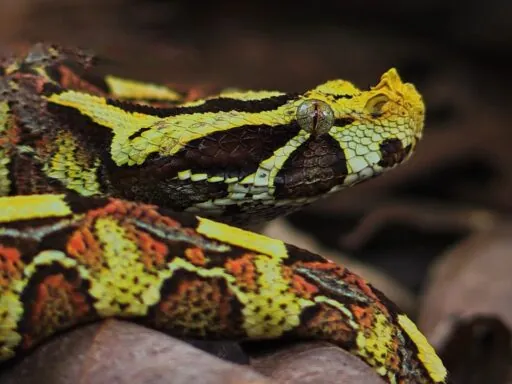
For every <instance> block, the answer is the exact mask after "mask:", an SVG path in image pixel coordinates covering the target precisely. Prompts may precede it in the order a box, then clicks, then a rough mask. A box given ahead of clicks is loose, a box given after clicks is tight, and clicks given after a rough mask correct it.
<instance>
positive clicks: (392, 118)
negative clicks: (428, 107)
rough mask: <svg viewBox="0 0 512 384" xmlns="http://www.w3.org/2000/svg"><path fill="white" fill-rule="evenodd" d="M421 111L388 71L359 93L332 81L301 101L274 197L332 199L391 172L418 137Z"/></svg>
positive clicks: (415, 97) (413, 93) (417, 98)
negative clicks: (328, 196)
mask: <svg viewBox="0 0 512 384" xmlns="http://www.w3.org/2000/svg"><path fill="white" fill-rule="evenodd" d="M424 116H425V106H424V103H423V101H422V97H421V95H420V94H419V93H418V92H417V90H416V88H415V87H414V85H412V84H409V83H404V82H402V80H401V79H400V76H399V75H398V72H397V71H396V69H394V68H392V69H390V70H389V71H387V72H386V73H384V74H383V75H382V77H381V80H380V82H379V83H378V84H377V85H376V86H374V87H371V88H370V89H369V90H366V91H361V90H359V89H358V88H356V87H355V86H354V85H353V84H352V83H350V82H347V81H344V80H333V81H329V82H327V83H324V84H322V85H320V86H318V87H316V88H315V89H313V90H312V91H309V92H307V93H305V94H304V95H303V97H302V98H301V99H300V100H299V101H298V106H297V109H296V119H297V122H298V124H299V126H300V127H301V128H302V130H301V132H299V134H298V135H297V138H298V139H297V140H296V142H295V143H293V145H294V146H295V147H296V149H295V151H294V152H293V153H291V154H290V155H289V158H288V159H287V160H286V162H285V163H284V164H283V166H282V167H281V169H280V171H279V172H278V173H277V177H276V181H275V187H276V193H277V195H278V196H282V197H285V196H287V197H296V198H300V197H305V196H307V197H310V196H318V195H320V194H324V193H331V192H334V191H337V190H339V189H341V188H343V187H347V186H351V185H353V184H356V183H359V182H361V181H363V180H366V179H369V178H371V177H375V176H376V175H378V174H380V173H382V172H384V171H386V170H388V169H391V168H394V167H395V166H396V165H398V164H399V163H402V162H403V161H405V160H406V159H408V158H409V157H410V156H411V154H412V152H413V150H414V148H415V146H416V144H417V142H418V140H419V139H420V138H421V136H422V132H423V125H424Z"/></svg>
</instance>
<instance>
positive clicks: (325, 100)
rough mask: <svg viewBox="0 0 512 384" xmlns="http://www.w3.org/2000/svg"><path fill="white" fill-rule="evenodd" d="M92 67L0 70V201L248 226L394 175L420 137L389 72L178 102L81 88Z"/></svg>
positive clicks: (58, 60)
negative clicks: (85, 201) (65, 201)
mask: <svg viewBox="0 0 512 384" xmlns="http://www.w3.org/2000/svg"><path fill="white" fill-rule="evenodd" d="M92 62H93V60H92V59H91V58H90V57H89V56H87V55H85V54H82V53H80V52H78V53H74V54H73V52H71V53H69V52H67V51H59V50H56V49H55V48H52V47H39V50H36V49H34V50H32V51H31V53H30V54H29V55H28V56H27V57H25V58H23V59H21V60H15V59H13V60H11V61H9V62H7V63H5V64H4V71H3V72H4V76H3V78H2V79H1V83H0V92H1V93H2V98H1V99H0V108H1V109H0V116H3V120H4V123H3V128H0V150H1V151H2V153H1V154H0V156H2V163H3V164H2V165H0V172H2V173H3V174H6V175H7V177H6V178H5V180H4V181H3V182H2V184H0V193H1V194H3V195H16V194H31V193H47V192H54V193H60V192H65V191H72V192H74V193H78V194H80V195H83V196H95V195H103V196H104V195H112V196H117V197H122V198H125V199H131V200H136V201H142V202H147V203H154V204H158V205H159V206H165V207H167V208H170V209H173V210H174V211H190V212H194V213H198V214H201V215H203V216H207V217H216V218H218V219H219V220H222V221H225V222H231V223H237V224H240V225H248V224H250V223H251V222H252V223H254V222H258V221H265V220H269V219H272V218H274V217H276V216H279V215H282V214H285V213H289V212H292V211H294V210H296V209H298V208H300V207H302V206H304V205H306V204H309V203H311V202H312V201H314V200H316V199H318V198H319V197H323V196H326V195H327V194H330V193H333V192H336V191H338V190H340V189H342V188H344V187H348V186H352V185H354V184H356V183H358V182H361V181H363V180H366V179H368V178H371V177H374V176H376V175H378V174H380V173H382V172H383V171H386V170H388V169H391V168H393V167H394V166H396V165H397V164H399V163H401V162H403V161H404V160H406V159H407V158H409V156H410V155H411V154H412V152H413V150H414V148H415V146H416V143H417V141H418V140H419V138H420V137H421V135H422V131H423V120H424V104H423V101H422V99H421V96H420V95H419V94H418V92H417V91H416V89H415V88H414V86H413V85H411V84H408V83H403V82H402V81H401V79H400V77H399V76H398V73H397V71H396V70H395V69H391V70H389V71H388V72H386V73H385V74H384V75H382V78H381V80H380V82H379V83H378V84H377V85H376V86H375V87H372V88H371V89H370V90H367V91H362V90H359V89H358V88H356V87H355V86H354V85H353V84H352V83H350V82H348V81H345V80H333V81H328V82H326V83H324V84H322V85H319V86H318V87H316V88H314V89H313V90H310V91H307V92H305V93H297V94H292V93H283V92H277V91H245V92H241V91H240V92H235V91H230V92H223V93H220V94H219V95H216V96H211V97H210V98H206V99H200V100H195V101H191V102H186V103H182V102H181V99H180V97H181V96H180V95H178V94H175V93H170V92H171V91H170V90H168V91H167V93H166V92H164V90H165V89H164V90H162V89H160V88H155V87H156V86H150V85H146V88H144V85H143V84H140V83H133V82H127V81H125V80H121V79H117V78H116V79H117V80H116V81H114V82H112V81H111V80H110V81H107V80H106V79H112V77H111V76H110V77H104V78H101V81H100V80H98V79H91V75H90V72H89V71H86V69H87V68H89V67H90V66H91V63H92ZM80 71H81V72H84V71H85V73H84V74H82V73H80ZM77 73H79V74H77ZM134 84H136V85H134ZM122 85H124V88H123V87H122ZM143 90H144V91H143ZM152 94H155V96H151V95H152ZM106 95H109V96H110V98H109V97H107V96H106ZM119 95H122V96H123V97H122V98H121V99H120V98H119ZM130 95H132V97H130ZM164 96H167V99H166V100H162V99H165V97H164ZM159 97H160V100H158V98H159ZM141 98H142V99H143V100H140V99H141ZM126 99H132V100H133V99H135V100H138V101H144V104H141V103H129V102H126V101H125V100H126ZM145 99H149V100H145ZM155 100H157V101H156V102H155ZM2 103H3V105H2ZM155 103H156V104H155ZM162 103H163V104H166V107H162V106H161V104H162ZM173 104H174V106H172V105H173ZM155 105H158V107H155ZM308 106H309V107H310V108H309V109H308ZM308 113H309V115H308ZM2 167H3V168H2Z"/></svg>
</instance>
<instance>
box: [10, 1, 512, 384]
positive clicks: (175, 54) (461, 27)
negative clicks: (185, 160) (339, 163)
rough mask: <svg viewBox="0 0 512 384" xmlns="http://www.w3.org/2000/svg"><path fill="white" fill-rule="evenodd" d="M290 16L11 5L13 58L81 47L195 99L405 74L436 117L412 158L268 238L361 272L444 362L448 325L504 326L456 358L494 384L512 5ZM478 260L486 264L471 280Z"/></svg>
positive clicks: (511, 192) (361, 7)
mask: <svg viewBox="0 0 512 384" xmlns="http://www.w3.org/2000/svg"><path fill="white" fill-rule="evenodd" d="M276 3H277V2H270V1H269V2H266V1H216V2H198V1H196V2H192V1H164V0H160V1H159V0H0V10H1V12H0V46H1V47H2V48H3V49H10V48H13V47H17V46H21V45H25V44H27V43H33V42H37V41H52V42H57V43H61V44H65V45H72V46H75V45H78V46H80V47H85V48H90V49H92V50H94V51H95V52H97V53H98V54H100V55H101V56H104V57H107V58H110V59H112V60H111V61H109V62H108V66H110V67H109V69H110V70H112V71H115V72H116V73H117V74H119V75H124V76H131V77H136V78H139V79H145V80H152V81H160V82H171V83H179V84H186V85H188V86H191V87H196V86H198V87H203V86H209V85H213V86H222V87H230V86H234V87H240V88H265V89H280V90H290V91H302V90H305V89H308V88H310V87H313V86H315V85H317V84H319V83H321V82H324V81H326V80H329V79H332V78H346V79H350V80H352V81H354V82H355V83H356V84H357V85H359V86H361V87H367V86H368V85H372V84H374V83H376V81H377V80H378V78H379V76H380V74H381V73H382V72H384V71H385V70H387V69H388V68H389V67H391V66H396V67H397V68H398V70H399V73H400V74H401V76H402V77H403V78H404V79H405V80H407V81H411V82H413V83H415V84H416V85H417V87H418V88H419V90H420V91H421V92H422V93H423V95H424V97H425V101H426V104H427V125H426V131H425V136H424V140H423V142H422V143H421V144H420V146H419V148H418V151H417V153H416V155H415V156H414V157H413V159H412V160H411V161H410V162H409V163H408V164H407V165H406V166H404V167H401V168H400V169H397V170H395V171H393V172H391V173H390V174H387V175H386V176H383V177H380V178H377V179H375V180H372V181H370V182H367V183H365V184H363V185H360V186H358V187H357V188H355V189H352V190H346V191H344V192H342V193H340V194H337V195H336V196H333V197H331V198H329V199H326V200H324V201H321V202H319V203H317V204H314V205H313V206H311V207H309V208H308V209H306V210H304V211H303V212H301V213H297V214H294V215H292V216H290V217H289V218H287V220H286V221H285V220H280V221H278V222H276V223H272V224H271V225H270V226H269V227H268V228H266V229H265V231H266V233H269V234H271V235H274V236H279V237H281V238H284V239H286V240H288V241H290V242H294V243H296V244H297V243H299V245H303V246H305V247H308V248H310V249H312V250H317V251H318V252H321V253H323V254H324V255H326V256H329V257H335V258H339V259H340V260H342V261H343V262H346V263H348V264H349V265H351V266H353V267H354V269H356V270H357V271H359V272H360V273H361V274H363V276H366V277H367V278H369V279H370V281H372V282H374V284H375V285H377V286H378V287H381V288H382V289H383V290H384V291H385V292H386V293H388V294H389V295H390V296H391V297H392V298H393V299H395V300H396V301H397V302H398V303H399V304H400V305H401V306H402V307H403V308H405V309H406V310H407V311H408V312H409V313H410V314H411V315H412V316H413V317H414V318H416V319H417V320H418V321H420V327H422V328H423V329H424V330H425V332H427V334H428V335H429V336H431V337H432V338H434V339H435V338H436V337H438V336H439V335H440V334H443V335H444V336H439V340H443V341H442V342H441V341H439V346H440V347H439V348H441V345H445V344H446V343H448V342H447V341H446V340H448V339H449V337H448V336H446V335H449V334H455V333H456V331H455V330H454V329H455V328H451V326H450V327H448V329H449V330H448V331H447V332H445V333H442V332H441V333H440V331H439V329H441V328H442V327H441V326H440V325H439V324H445V321H444V320H443V319H445V318H449V319H451V320H450V321H449V322H450V324H452V323H453V322H455V323H456V324H458V323H457V321H459V320H460V319H461V318H467V319H470V320H468V321H470V323H469V324H470V326H469V327H470V329H472V328H471V324H473V323H471V321H472V319H473V317H472V316H473V315H475V314H484V315H485V316H489V318H491V321H490V322H487V323H486V322H485V321H484V324H486V325H485V326H484V329H485V330H487V331H488V334H487V333H485V332H484V334H486V335H490V336H489V339H485V340H487V341H486V342H487V344H485V347H483V346H482V344H479V343H482V341H481V339H478V338H477V339H478V340H479V341H474V338H475V337H476V336H475V334H476V333H475V332H476V331H475V332H473V333H471V332H470V333H469V336H467V335H466V338H465V339H464V340H466V342H467V343H469V345H470V346H469V347H468V346H467V345H466V344H464V343H463V342H460V340H459V341H458V342H457V343H456V345H459V346H462V345H465V347H461V348H462V349H461V350H465V351H468V350H469V351H473V349H474V350H475V351H476V352H475V353H474V354H471V356H470V357H467V356H466V357H462V356H463V355H464V354H462V352H460V350H459V351H458V352H453V350H452V349H449V348H447V349H446V350H450V351H452V352H450V353H452V356H457V357H458V358H460V359H462V360H464V359H466V360H464V361H465V364H463V365H465V366H468V367H469V366H470V365H472V363H470V362H472V361H473V360H471V359H474V360H475V361H478V362H479V363H478V364H477V363H475V364H473V365H474V366H477V365H478V367H477V368H475V369H476V371H478V372H480V373H475V372H472V373H470V374H468V373H467V372H466V373H462V374H461V375H462V376H460V377H463V378H464V377H465V379H464V380H466V382H475V383H476V382H480V381H478V380H479V377H480V376H478V375H479V374H481V373H482V372H486V375H487V376H485V375H484V376H485V377H486V380H487V379H489V377H490V376H489V374H488V372H490V371H492V372H498V371H499V369H498V368H496V366H494V365H493V364H494V363H496V361H499V362H503V361H505V362H507V363H506V364H508V363H509V362H510V359H509V358H510V355H509V353H510V351H509V348H510V345H509V343H508V344H507V343H506V342H505V344H503V343H502V344H499V342H498V341H497V340H501V342H503V340H505V339H506V338H505V339H504V337H503V334H502V333H499V334H500V335H502V336H500V337H497V336H496V337H495V333H493V332H495V328H493V327H494V326H495V323H493V321H494V320H497V321H503V322H504V324H501V323H500V324H501V325H504V328H500V331H499V332H505V334H506V335H509V333H508V332H509V329H508V327H509V326H511V325H512V307H511V304H512V301H511V300H510V299H511V296H512V295H511V290H512V286H511V284H510V283H509V281H510V275H511V274H512V261H511V257H512V255H511V251H510V248H509V245H511V244H508V243H507V241H508V239H509V238H510V234H512V232H510V231H509V229H507V228H510V227H509V226H508V224H509V221H510V215H511V214H512V126H511V121H512V113H511V105H512V92H511V90H510V89H511V85H512V82H511V81H510V78H511V74H510V71H511V68H512V66H511V64H512V60H511V54H512V22H511V20H512V2H510V1H506V0H488V1H486V2H482V1H477V0H472V1H465V2H463V3H462V2H455V1H446V0H445V1H438V0H429V1H420V0H417V1H386V2H383V1H378V0H374V1H350V0H346V1H329V0H324V1H321V2H320V1H317V2H303V3H300V2H280V4H279V5H276ZM498 243H499V244H498ZM468 244H469V245H468ZM461 247H465V248H462V249H464V251H460V249H461ZM493 247H494V248H493ZM496 247H497V248H496ZM491 249H494V251H491ZM496 249H497V250H496ZM492 252H494V253H492ZM490 253H492V254H493V255H494V256H492V257H491V256H489V255H490ZM454 254H457V256H454ZM454 258H455V260H456V261H453V260H454ZM472 260H483V261H480V262H475V263H476V264H475V265H478V266H477V267H474V268H476V269H474V270H471V268H470V267H471V265H473V264H472ZM446 265H450V268H449V270H450V271H451V272H450V273H451V274H450V273H448V272H446V268H447V267H446ZM434 266H435V268H434ZM443 268H444V269H443ZM486 268H491V269H492V268H494V269H492V270H489V271H488V270H487V269H486ZM467 269H470V270H469V271H468V270H467ZM440 270H443V271H444V272H440ZM447 273H448V274H447ZM439 276H442V278H440V277H439ZM450 283H451V285H450ZM440 286H442V289H440V288H439V287H440ZM490 290H492V293H489V292H490ZM475 292H476V293H478V295H477V294H475ZM453 295H455V296H456V297H458V299H457V300H455V302H450V304H446V305H442V303H445V302H449V300H450V298H451V299H453V297H452V296H453ZM457 295H459V296H457ZM465 300H466V301H465ZM478 303H486V306H485V310H484V309H482V308H480V307H479V306H478V305H477V304H478ZM475 305H476V307H478V308H474V307H475ZM436 311H437V312H436ZM453 319H455V320H453ZM478 324H480V325H479V326H481V324H482V323H481V322H479V323H478ZM489 324H491V325H489ZM493 324H494V325H493ZM486 327H488V328H489V329H488V328H486ZM443 329H444V328H443ZM479 329H480V328H479ZM480 331H481V330H480ZM480 331H478V332H480ZM487 331H486V332H487ZM478 332H477V333H478ZM496 332H498V331H496ZM479 335H480V334H479ZM479 337H480V336H479ZM435 340H437V339H435ZM489 340H490V341H489ZM507 340H508V339H507ZM443 343H445V344H443ZM475 343H476V345H477V346H476V347H475ZM496 343H498V344H499V345H500V348H504V349H503V350H501V349H499V348H498V347H496ZM486 348H487V349H486ZM496 348H498V349H496ZM496 350H499V351H501V352H496V354H494V355H492V354H491V353H490V352H489V351H496ZM482 351H483V352H482ZM504 351H505V352H504ZM491 355H492V356H494V357H492V358H491V357H489V356H491ZM495 355H496V356H498V357H496V356H495ZM464 356H465V355H464ZM475 356H477V357H475ZM482 356H486V357H485V358H484V357H482ZM504 356H505V357H504ZM500 358H501V360H500ZM460 359H459V360H460ZM467 359H469V360H467ZM483 360H485V364H483V363H482V361H483ZM468 361H470V362H468ZM451 364H454V365H453V366H454V367H457V365H456V363H451ZM458 364H460V361H459V363H458ZM483 366H485V367H483ZM455 369H457V368H455ZM499 372H501V371H499ZM464 374H467V375H469V376H464ZM496 377H497V378H495V379H492V380H497V381H496V382H500V381H499V380H502V379H503V377H504V376H503V375H501V376H499V375H498V376H496ZM464 380H463V381H464ZM471 380H476V381H471ZM492 380H491V381H488V382H494V381H492ZM482 382H486V381H482Z"/></svg>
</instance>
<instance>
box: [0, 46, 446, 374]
mask: <svg viewBox="0 0 512 384" xmlns="http://www.w3.org/2000/svg"><path fill="white" fill-rule="evenodd" d="M95 61H96V59H95V56H94V55H91V54H89V53H86V52H83V51H81V50H78V49H67V48H63V47H59V46H55V45H49V44H38V45H36V46H34V47H32V48H31V49H30V50H28V52H27V53H26V54H24V55H20V56H12V57H7V58H5V59H3V61H2V62H1V63H0V75H1V77H0V196H2V197H0V360H1V361H4V362H5V361H9V360H10V359H12V358H14V357H20V356H23V354H25V353H29V352H30V350H31V349H32V348H33V347H35V346H37V345H38V344H39V343H41V342H44V340H46V339H47V338H49V337H51V336H52V335H54V334H56V333H58V332H60V331H63V330H66V329H69V328H71V327H74V326H77V325H79V324H84V323H87V322H91V321H95V320H99V319H104V318H109V317H118V318H124V319H129V320H132V321H134V322H137V323H140V324H143V325H145V326H148V327H151V328H153V329H157V330H161V331H163V332H165V333H168V334H170V335H174V336H177V337H188V338H198V339H220V340H247V339H250V340H258V339H276V338H297V339H321V340H327V341H329V342H332V343H334V344H336V345H338V346H340V347H341V348H344V349H346V350H347V351H349V352H351V353H352V354H354V355H356V356H358V357H359V358H361V359H362V360H363V361H364V362H366V363H367V364H369V365H370V366H371V367H373V369H374V370H375V371H376V372H377V373H378V374H379V375H380V376H381V377H382V378H383V379H384V380H385V381H386V382H389V383H445V382H446V380H447V372H446V369H445V368H444V366H443V364H442V362H441V361H440V359H439V358H438V357H437V355H436V353H435V351H434V350H433V348H432V347H431V346H430V344H429V343H428V341H427V340H426V338H425V337H424V336H423V335H422V334H421V333H420V331H419V330H418V329H417V328H416V326H415V325H414V323H413V322H412V321H411V320H410V319H409V318H408V317H407V316H406V315H405V314H404V313H402V312H401V311H400V310H399V309H398V308H397V307H396V306H395V305H394V304H393V303H392V302H391V301H390V300H388V299H387V298H386V297H385V296H384V294H382V293H381V292H380V291H378V290H377V289H375V288H374V287H372V286H371V285H370V284H369V283H367V282H366V281H365V280H363V279H362V278H361V277H359V276H357V275H355V274H353V273H351V272H350V271H349V270H347V269H346V268H345V267H343V266H341V265H337V264H335V263H333V262H331V261H329V260H327V259H325V258H323V257H321V256H319V255H315V254H313V253H310V252H308V251H306V250H303V249H299V248H297V247H294V246H292V245H290V244H285V243H283V242H282V241H280V240H277V239H271V238H268V237H265V236H262V235H259V234H257V233H253V232H250V231H247V230H245V229H242V228H240V227H243V226H247V225H249V224H253V223H257V222H262V221H267V220H270V219H272V218H275V217H277V216H279V215H283V214H287V213H290V212H292V211H294V210H297V209H300V208H301V207H303V206H305V205H307V204H310V203H311V202H313V201H314V200H316V199H318V198H320V197H322V196H326V195H328V194H331V193H333V192H336V191H338V190H340V189H342V188H345V187H349V186H352V185H355V184H357V183H359V182H361V181H363V180H365V179H368V178H372V177H375V176H377V175H378V174H380V173H382V172H384V171H386V170H389V169H392V168H394V167H395V166H396V165H398V164H400V163H402V162H403V161H405V160H406V159H408V158H409V157H410V156H411V154H412V153H413V151H414V148H415V146H416V144H417V142H418V140H419V139H420V138H421V135H422V131H423V122H424V113H425V107H424V104H423V101H422V98H421V96H420V95H419V93H418V92H417V91H416V89H415V88H414V86H413V85H412V84H409V83H403V82H402V81H401V79H400V77H399V75H398V73H397V71H396V70H395V69H390V70H389V71H388V72H386V73H385V74H384V75H382V78H381V80H380V82H379V83H378V84H377V85H376V86H374V87H371V88H370V89H369V90H364V91H362V90H360V89H358V88H357V87H356V86H354V85H353V84H352V83H350V82H348V81H344V80H333V81H328V82H326V83H324V84H321V85H319V86H318V87H316V88H314V89H312V90H310V91H307V92H305V93H283V92H277V91H241V90H225V91H221V92H219V93H218V94H215V95H211V96H208V97H204V98H197V99H194V100H189V99H187V95H185V94H183V93H180V92H176V91H174V90H173V89H171V88H169V87H167V86H164V85H157V84H150V83H144V82H138V81H134V80H128V79H123V78H119V77H116V76H112V75H99V74H97V73H96V72H95V71H94V64H95ZM196 215H198V216H196ZM214 220H216V221H214ZM235 225H236V226H235Z"/></svg>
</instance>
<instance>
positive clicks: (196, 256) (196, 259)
mask: <svg viewBox="0 0 512 384" xmlns="http://www.w3.org/2000/svg"><path fill="white" fill-rule="evenodd" d="M185 256H186V258H187V259H188V260H189V261H190V262H191V263H192V264H194V265H197V266H203V265H205V264H206V257H205V256H204V252H203V250H202V249H201V248H198V247H195V248H187V249H186V250H185Z"/></svg>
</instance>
